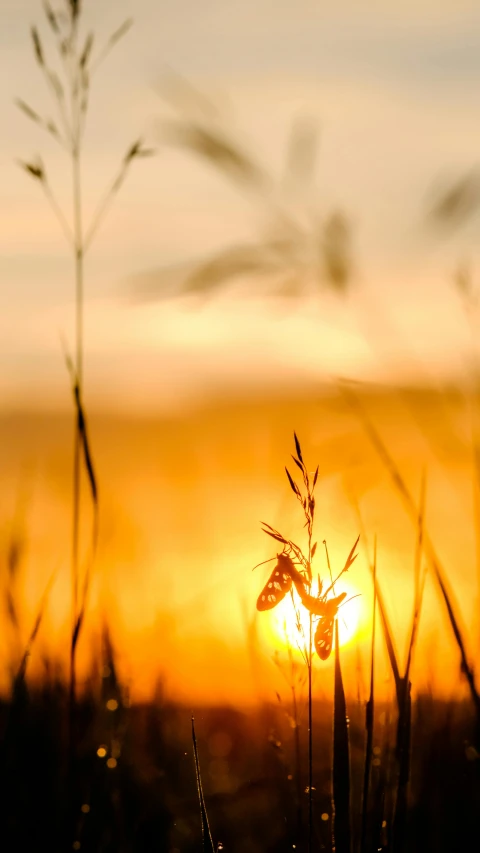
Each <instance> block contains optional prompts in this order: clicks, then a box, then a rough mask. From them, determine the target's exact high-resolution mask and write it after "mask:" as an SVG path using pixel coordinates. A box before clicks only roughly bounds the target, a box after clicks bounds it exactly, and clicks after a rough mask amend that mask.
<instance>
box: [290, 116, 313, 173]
mask: <svg viewBox="0 0 480 853" xmlns="http://www.w3.org/2000/svg"><path fill="white" fill-rule="evenodd" d="M317 151H318V133H317V126H316V124H315V122H313V121H311V120H309V119H306V118H301V119H297V120H296V121H294V122H293V123H292V127H291V130H290V139H289V142H288V148H287V159H286V165H285V182H286V183H288V184H292V185H293V188H294V189H309V188H310V187H311V185H312V183H313V181H314V179H315V166H316V160H317Z"/></svg>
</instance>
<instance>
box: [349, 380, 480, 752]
mask: <svg viewBox="0 0 480 853" xmlns="http://www.w3.org/2000/svg"><path fill="white" fill-rule="evenodd" d="M339 388H340V390H341V393H342V394H343V396H344V398H345V400H346V401H347V402H348V404H349V405H350V407H351V408H352V410H353V411H354V412H355V413H356V414H357V416H358V418H359V420H360V422H361V423H362V425H363V427H364V429H365V432H366V434H367V436H368V438H369V439H370V441H371V444H372V446H373V448H374V449H375V451H376V452H377V454H378V456H379V458H380V460H381V461H382V463H383V465H384V466H385V469H386V470H387V472H388V474H389V475H390V478H391V480H392V483H393V485H394V488H395V490H396V491H397V493H398V495H399V496H400V498H401V499H402V503H403V505H404V507H405V509H406V511H407V513H408V515H409V516H410V518H411V520H412V521H413V523H414V524H415V525H417V524H418V518H419V510H418V508H417V506H416V504H415V501H414V499H413V497H412V494H411V492H410V490H409V488H408V486H407V484H406V482H405V479H404V478H403V476H402V474H401V473H400V471H399V469H398V467H397V465H396V463H395V461H394V460H393V458H392V456H391V454H390V452H389V451H388V449H387V447H386V445H385V443H384V441H383V440H382V438H381V436H380V434H379V432H378V430H377V428H376V427H375V425H374V424H373V423H372V421H371V420H370V418H369V417H368V415H367V413H366V412H365V409H364V408H363V406H362V405H361V403H360V401H359V399H358V397H357V395H356V394H355V393H354V392H353V391H352V389H351V388H349V387H347V385H346V384H345V383H343V384H341V385H339ZM422 547H423V551H424V553H425V557H426V559H427V562H428V565H429V567H430V570H431V573H432V576H433V578H434V580H435V583H436V587H437V590H438V592H439V594H440V598H441V600H442V602H443V604H444V606H445V610H446V613H447V616H448V621H449V624H450V627H451V630H452V634H453V637H454V640H455V642H456V644H457V647H458V650H459V654H460V660H461V671H462V674H463V676H464V678H465V680H466V682H467V685H468V688H469V692H470V696H471V699H472V702H473V706H474V708H475V713H476V716H477V721H478V724H477V741H478V742H479V743H480V695H479V693H478V690H477V687H476V684H475V675H474V670H473V666H472V665H471V663H470V661H469V657H468V654H467V644H466V640H465V637H464V632H463V629H462V628H461V621H460V616H459V608H458V604H457V602H456V600H455V596H454V594H453V591H452V590H451V588H450V586H449V584H448V581H447V577H446V573H445V570H444V568H443V566H442V563H441V561H440V559H439V557H438V555H437V552H436V549H435V547H434V544H433V542H432V540H431V538H430V536H429V533H428V530H427V529H426V528H425V527H423V531H422ZM379 604H380V602H379Z"/></svg>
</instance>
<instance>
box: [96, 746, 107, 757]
mask: <svg viewBox="0 0 480 853" xmlns="http://www.w3.org/2000/svg"><path fill="white" fill-rule="evenodd" d="M106 754H107V750H106V749H105V747H104V746H99V747H98V749H97V755H98V757H99V758H105V756H106Z"/></svg>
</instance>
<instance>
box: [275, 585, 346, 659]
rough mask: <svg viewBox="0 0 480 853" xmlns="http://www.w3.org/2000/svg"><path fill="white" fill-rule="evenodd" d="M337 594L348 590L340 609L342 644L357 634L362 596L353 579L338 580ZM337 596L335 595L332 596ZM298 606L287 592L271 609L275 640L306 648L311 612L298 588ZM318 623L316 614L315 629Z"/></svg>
mask: <svg viewBox="0 0 480 853" xmlns="http://www.w3.org/2000/svg"><path fill="white" fill-rule="evenodd" d="M335 591H336V593H337V595H339V594H340V593H342V592H346V593H347V597H346V599H345V600H344V601H343V602H342V604H341V605H340V608H339V610H338V632H339V641H340V646H345V645H346V644H347V643H350V642H351V641H352V640H353V639H354V638H355V636H356V635H357V632H358V628H359V623H360V616H361V601H362V599H361V596H359V591H358V589H356V587H354V586H353V585H352V584H351V583H350V582H349V581H345V582H344V581H343V578H342V580H341V581H339V583H338V588H337V587H336V588H335ZM332 597H334V596H332ZM294 602H295V606H294V605H293V604H292V598H291V596H290V595H287V596H286V597H285V598H284V599H283V601H281V602H280V603H279V604H278V606H277V607H276V608H275V610H273V611H272V612H271V630H272V633H273V634H274V637H275V642H278V641H279V640H280V641H281V642H282V644H283V645H284V646H285V647H288V646H290V647H291V648H292V649H301V648H303V646H304V644H305V642H307V644H308V636H309V613H308V610H306V608H305V607H303V606H302V604H301V602H300V599H299V597H298V595H297V594H296V593H295V592H294ZM317 624H318V617H314V618H313V632H315V628H316V626H317Z"/></svg>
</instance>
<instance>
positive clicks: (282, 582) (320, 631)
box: [257, 433, 358, 851]
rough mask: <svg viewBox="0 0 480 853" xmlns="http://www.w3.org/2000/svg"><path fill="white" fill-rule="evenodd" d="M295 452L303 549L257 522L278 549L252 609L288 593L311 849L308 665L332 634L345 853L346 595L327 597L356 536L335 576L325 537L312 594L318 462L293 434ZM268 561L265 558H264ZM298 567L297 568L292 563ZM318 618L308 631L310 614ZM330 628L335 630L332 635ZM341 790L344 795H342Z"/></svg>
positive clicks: (337, 784) (326, 650) (324, 655)
mask: <svg viewBox="0 0 480 853" xmlns="http://www.w3.org/2000/svg"><path fill="white" fill-rule="evenodd" d="M294 440H295V451H296V455H294V456H293V457H292V458H293V461H294V463H295V465H296V466H297V468H298V469H299V470H300V472H301V475H302V480H303V490H302V489H301V488H300V487H299V486H298V484H297V482H296V481H295V479H294V478H293V477H292V475H291V474H290V471H289V469H288V468H285V472H286V475H287V479H288V482H289V485H290V488H291V490H292V492H293V494H294V496H295V498H296V499H297V500H298V501H299V503H300V505H301V507H302V511H303V515H304V518H305V524H304V527H305V528H306V538H307V549H306V552H304V551H303V550H302V548H301V546H300V545H298V544H296V543H295V542H294V541H293V540H291V539H286V538H285V537H284V536H283V535H282V534H281V533H280V532H279V531H278V530H275V528H273V527H272V526H271V525H269V524H267V523H266V522H262V524H263V531H264V533H266V534H267V535H268V536H270V537H271V538H272V539H274V540H275V541H276V542H279V543H281V545H282V548H283V550H282V552H281V553H280V554H277V565H276V566H275V568H274V570H273V572H272V573H271V575H270V578H269V580H268V581H267V583H266V584H265V586H264V588H263V590H262V591H261V593H260V595H259V596H258V600H257V609H258V610H260V611H265V610H271V609H272V608H273V607H275V606H276V605H277V604H278V603H279V602H280V601H281V600H282V599H283V598H284V597H285V596H286V595H287V594H288V593H290V595H291V599H292V607H293V610H294V614H295V619H296V627H297V631H298V635H299V649H300V651H301V653H302V656H303V659H304V662H305V665H306V668H307V683H308V785H307V793H308V830H307V847H308V850H311V849H312V844H313V827H314V815H313V791H314V779H313V690H312V666H313V661H312V658H313V648H314V643H315V649H316V652H317V654H318V655H319V657H320V658H321V659H322V660H327V659H328V657H329V656H330V653H331V650H332V645H333V640H334V636H335V638H336V652H335V679H334V771H333V778H334V793H333V802H334V810H338V813H339V818H338V821H337V822H336V823H335V827H336V829H335V832H337V831H338V835H339V839H338V845H339V849H341V850H343V851H346V850H347V849H348V848H349V846H350V828H349V826H350V825H349V823H348V827H346V826H345V814H346V813H348V814H349V806H347V805H346V802H347V801H349V798H350V783H349V770H348V768H349V746H348V721H347V715H346V704H345V693H344V688H343V680H342V674H341V666H340V651H339V648H338V630H336V627H335V626H336V615H337V610H338V607H339V605H340V603H341V602H342V601H343V599H344V598H345V595H346V594H345V593H342V594H340V595H339V596H336V597H335V598H329V594H330V593H331V592H333V593H335V583H336V582H337V581H338V580H339V579H340V578H341V577H342V575H343V574H344V573H345V572H347V571H348V570H349V568H350V567H351V565H352V564H353V563H354V561H355V559H356V556H357V555H356V553H355V551H356V547H357V544H358V538H357V540H356V542H355V544H354V546H353V548H352V549H351V551H350V553H349V555H348V557H347V560H346V562H345V565H344V567H343V569H342V570H341V571H340V572H339V574H338V575H337V577H336V578H333V575H332V571H331V567H330V560H329V558H328V549H327V546H326V540H324V544H325V551H326V555H327V565H328V569H329V572H330V584H328V583H325V584H324V582H323V581H322V580H321V579H320V576H318V586H317V590H316V594H314V592H313V566H312V562H313V559H314V557H315V554H316V551H317V544H318V543H317V542H313V531H314V523H315V496H314V491H315V486H316V484H317V480H318V473H319V466H317V469H316V471H315V472H314V473H313V474H309V472H308V469H307V466H306V464H305V461H304V458H303V455H302V449H301V446H300V442H299V440H298V438H297V435H296V433H294ZM267 562H269V561H267ZM295 564H297V565H298V566H299V567H300V570H298V569H297V568H296V566H295ZM294 589H295V590H296V592H297V594H298V596H299V599H300V604H297V603H296V601H295V596H294ZM299 608H304V609H305V610H306V611H307V613H308V635H307V636H305V631H304V629H303V623H302V619H301V615H300V610H299ZM314 616H316V617H319V620H318V622H317V624H316V628H315V637H314V635H313V627H314V623H313V618H314ZM334 632H335V634H334ZM345 792H346V793H345Z"/></svg>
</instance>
